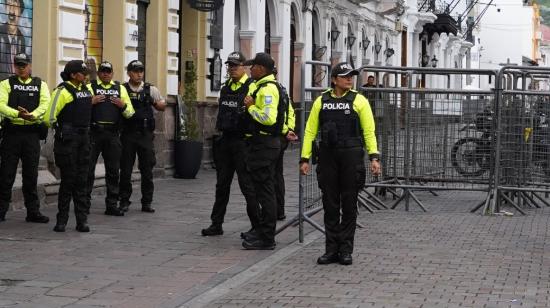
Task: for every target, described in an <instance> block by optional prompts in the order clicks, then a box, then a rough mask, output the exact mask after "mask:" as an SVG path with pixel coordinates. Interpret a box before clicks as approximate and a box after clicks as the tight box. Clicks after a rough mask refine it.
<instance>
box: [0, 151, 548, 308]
mask: <svg viewBox="0 0 550 308" xmlns="http://www.w3.org/2000/svg"><path fill="white" fill-rule="evenodd" d="M287 159H288V161H289V164H288V165H289V166H290V167H289V168H288V169H287V170H286V171H285V172H286V173H287V188H288V195H287V196H288V200H289V202H288V204H287V206H288V207H287V211H292V210H295V206H296V204H295V203H293V202H292V200H296V199H297V187H298V185H297V178H296V174H295V172H294V171H295V169H294V168H295V166H296V165H295V161H296V157H295V156H292V155H287ZM155 183H156V195H155V200H156V201H155V204H154V206H155V207H156V208H157V210H158V211H157V213H155V214H152V215H151V214H146V213H141V212H140V211H139V209H138V207H139V206H133V207H131V209H130V212H129V214H128V215H127V216H125V217H110V216H105V215H103V211H104V208H103V201H102V199H103V196H98V197H96V198H95V199H94V201H93V205H92V215H91V216H90V224H91V227H92V232H90V233H89V234H81V233H78V232H76V231H75V230H74V218H73V217H71V221H70V223H69V226H68V230H67V232H66V233H64V234H58V233H55V232H53V231H52V230H51V229H52V228H53V222H51V223H50V224H48V225H39V224H29V223H25V222H24V212H23V211H17V212H9V213H8V217H7V218H8V220H7V221H6V222H3V223H1V224H0V307H78V308H83V307H198V306H208V307H243V306H244V307H282V306H288V307H508V306H511V307H516V306H518V307H519V306H521V307H549V306H550V279H549V277H550V273H549V271H550V269H549V268H550V266H549V265H550V253H549V249H550V248H549V247H548V245H547V244H546V242H545V239H546V237H547V233H548V232H550V231H549V229H550V228H549V227H550V226H549V224H548V219H547V217H548V215H549V214H550V209H546V208H545V209H537V210H529V211H528V214H529V215H528V216H519V215H516V216H514V217H504V216H494V217H484V216H480V215H479V214H470V213H469V209H470V208H471V207H472V206H473V205H474V204H475V203H477V202H478V200H480V199H481V198H482V195H481V194H479V193H465V192H449V193H440V196H437V197H436V196H432V195H431V194H429V193H427V192H418V193H417V195H418V196H419V198H420V199H421V200H423V201H425V203H426V205H427V207H428V209H429V212H427V213H423V212H421V211H420V210H419V209H418V207H415V206H414V205H412V207H411V211H410V212H405V211H404V210H403V206H402V205H401V206H400V207H398V209H397V210H383V211H377V212H375V213H374V214H368V213H366V212H365V211H364V210H361V215H360V217H359V221H360V222H361V223H362V224H363V225H365V228H364V229H358V230H357V234H356V249H355V252H354V255H353V256H354V264H353V265H351V266H341V265H336V264H334V265H328V266H319V265H316V264H315V260H316V258H317V257H318V256H319V255H321V254H322V253H323V250H324V238H323V237H322V236H321V234H320V233H319V232H317V231H313V230H312V228H311V227H307V230H306V234H307V236H306V241H305V243H304V244H299V243H296V242H295V240H296V239H297V229H296V228H290V229H287V230H285V231H284V232H282V233H281V234H279V235H278V237H277V241H278V245H277V249H276V250H275V251H245V250H243V249H242V248H241V241H240V239H239V233H240V232H242V231H245V230H247V229H248V226H249V222H248V219H247V217H246V213H245V208H244V198H242V196H241V195H240V194H239V192H238V188H237V185H236V183H235V185H234V186H233V191H232V196H231V204H230V206H229V208H228V213H227V216H226V223H225V224H224V231H225V233H224V235H223V236H221V237H214V238H205V237H202V236H200V229H201V228H204V227H206V226H208V224H209V223H210V219H209V215H210V210H211V206H212V203H213V200H214V196H213V193H212V189H213V187H214V184H215V176H214V171H213V170H201V172H200V173H199V178H198V179H196V180H175V179H165V180H159V181H156V182H155ZM133 200H135V201H137V200H139V192H138V194H137V195H136V196H134V197H133ZM387 201H388V203H389V202H390V201H391V200H387ZM138 204H139V201H138ZM44 212H45V213H46V214H48V215H49V216H50V217H51V218H53V217H54V215H55V212H56V211H55V209H54V208H53V207H49V208H46V209H45V210H44ZM288 216H291V215H288ZM315 218H316V220H321V218H322V215H320V214H318V215H317V216H316V217H315ZM312 231H313V232H312Z"/></svg>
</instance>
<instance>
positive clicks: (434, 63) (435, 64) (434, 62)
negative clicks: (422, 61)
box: [432, 55, 439, 67]
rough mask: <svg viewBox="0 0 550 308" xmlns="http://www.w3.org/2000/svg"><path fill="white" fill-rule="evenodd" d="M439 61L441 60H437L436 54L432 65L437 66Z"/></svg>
mask: <svg viewBox="0 0 550 308" xmlns="http://www.w3.org/2000/svg"><path fill="white" fill-rule="evenodd" d="M438 61H439V60H437V58H436V57H435V55H434V57H433V58H432V67H437V62H438Z"/></svg>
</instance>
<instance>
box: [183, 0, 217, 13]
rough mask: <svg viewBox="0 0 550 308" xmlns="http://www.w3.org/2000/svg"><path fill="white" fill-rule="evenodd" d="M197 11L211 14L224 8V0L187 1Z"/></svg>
mask: <svg viewBox="0 0 550 308" xmlns="http://www.w3.org/2000/svg"><path fill="white" fill-rule="evenodd" d="M187 2H188V3H189V5H190V6H191V7H192V8H194V9H195V10H199V11H203V12H211V11H215V10H217V9H219V8H220V7H222V6H223V2H224V0H187Z"/></svg>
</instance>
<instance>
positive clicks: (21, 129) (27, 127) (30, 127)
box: [4, 124, 42, 133]
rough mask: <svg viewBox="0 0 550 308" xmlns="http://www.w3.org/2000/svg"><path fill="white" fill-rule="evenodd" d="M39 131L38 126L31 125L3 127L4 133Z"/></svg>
mask: <svg viewBox="0 0 550 308" xmlns="http://www.w3.org/2000/svg"><path fill="white" fill-rule="evenodd" d="M41 129H42V126H41V125H40V124H32V125H17V124H8V125H4V130H5V131H6V132H23V133H37V132H40V130H41Z"/></svg>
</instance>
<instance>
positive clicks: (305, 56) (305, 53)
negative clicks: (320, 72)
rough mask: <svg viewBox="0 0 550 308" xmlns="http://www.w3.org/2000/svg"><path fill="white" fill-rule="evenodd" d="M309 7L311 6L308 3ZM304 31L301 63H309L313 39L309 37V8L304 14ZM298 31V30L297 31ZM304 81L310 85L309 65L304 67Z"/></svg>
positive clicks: (310, 20)
mask: <svg viewBox="0 0 550 308" xmlns="http://www.w3.org/2000/svg"><path fill="white" fill-rule="evenodd" d="M308 4H309V5H310V6H312V5H313V4H311V3H308ZM303 16H304V18H303V23H304V27H303V28H304V31H305V35H304V36H303V42H304V44H305V45H304V49H303V50H302V62H306V61H311V60H312V57H311V55H312V54H313V38H312V36H311V33H312V32H313V14H311V7H309V8H307V10H306V11H305V12H304V15H303ZM298 31H299V29H298ZM319 31H321V29H319ZM305 81H306V85H307V86H310V85H311V65H306V71H305Z"/></svg>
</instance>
